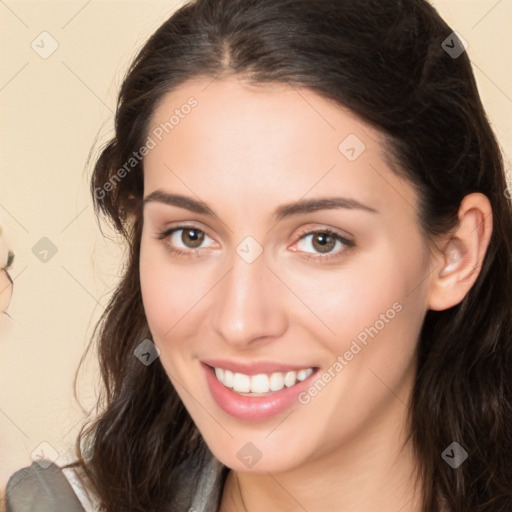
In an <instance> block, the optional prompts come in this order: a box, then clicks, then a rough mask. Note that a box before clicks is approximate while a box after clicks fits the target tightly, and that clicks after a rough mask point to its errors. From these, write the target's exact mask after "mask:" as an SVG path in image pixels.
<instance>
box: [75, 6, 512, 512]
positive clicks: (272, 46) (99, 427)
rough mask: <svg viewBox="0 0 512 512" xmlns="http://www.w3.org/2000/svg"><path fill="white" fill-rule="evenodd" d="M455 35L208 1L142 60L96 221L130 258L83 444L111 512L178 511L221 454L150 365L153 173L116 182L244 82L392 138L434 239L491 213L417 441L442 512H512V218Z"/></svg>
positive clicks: (419, 388) (366, 12) (433, 503)
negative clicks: (185, 114)
mask: <svg viewBox="0 0 512 512" xmlns="http://www.w3.org/2000/svg"><path fill="white" fill-rule="evenodd" d="M452 32H453V31H452V29H451V28H450V27H449V26H448V25H447V24H446V23H445V22H444V21H443V20H442V19H441V18H440V16H439V15H438V13H437V12H436V11H435V9H434V8H433V7H432V6H431V5H430V4H428V3H427V2H426V1H424V0H315V1H312V0H197V1H195V2H192V3H189V4H186V5H185V6H183V7H181V8H180V9H179V10H177V11H176V12H175V13H174V14H173V15H172V16H171V17H170V18H169V19H168V20H167V21H166V22H165V23H164V24H163V25H162V26H161V27H160V28H158V30H157V31H156V32H155V33H154V34H153V35H152V36H151V38H150V39H149V40H148V41H147V43H146V44H145V45H144V47H143V48H142V49H141V50H140V52H139V54H138V55H137V56H136V58H135V59H134V61H133V63H132V65H131V66H130V68H129V70H128V72H127V75H126V77H125V79H124V82H123V84H122V87H121V91H120V94H119V99H118V104H117V111H116V117H115V135H114V137H113V138H112V140H110V141H109V142H108V143H107V144H106V145H105V146H104V147H103V148H102V151H101V154H100V156H99V158H98V159H97V161H96V163H95V167H94V172H93V175H92V182H91V192H92V194H93V198H94V203H95V208H96V212H97V213H98V214H103V215H104V216H106V218H107V219H109V221H110V222H111V223H112V224H113V225H114V227H115V228H116V229H117V230H118V231H119V232H120V233H121V234H122V235H123V236H124V238H125V239H126V242H127V244H128V247H129V253H128V261H127V265H126V267H125V269H124V273H123V277H122V279H121V281H120V283H119V286H118V287H117V289H116V290H115V292H114V294H113V296H112V298H111V300H110V303H109V305H108V307H107V309H106V311H105V312H104V314H103V316H102V319H101V321H100V323H99V324H98V326H97V329H98V330H97V331H96V332H95V335H96V334H97V335H98V336H97V340H98V352H99V361H100V368H101V375H102V379H103V383H104V391H103V392H102V396H101V397H100V400H99V416H98V418H95V419H94V420H92V421H90V422H89V424H88V425H86V426H84V428H83V429H82V431H81V434H80V436H79V438H78V441H77V450H78V456H79V464H80V465H81V466H82V467H83V469H84V470H85V471H86V474H87V475H88V477H89V480H90V482H91V484H92V487H93V489H94V491H95V492H96V494H97V495H98V496H99V498H100V500H101V502H102V504H103V510H105V511H108V512H121V511H122V512H135V511H147V510H158V509H159V507H161V508H163V507H164V505H165V503H166V501H167V500H168V498H169V494H172V493H173V492H174V490H175V487H176V485H177V484H176V471H175V468H176V467H177V466H178V465H179V464H180V463H182V462H183V461H184V460H185V459H186V458H187V457H190V456H192V455H197V456H198V457H199V456H200V455H201V454H204V453H205V450H206V447H205V443H204V441H203V440H202V437H201V436H200V434H199V432H198V431H197V428H196V427H195V425H194V423H193V421H192V420H191V418H190V416H189V415H188V413H187V411H186V409H185V408H184V406H183V404H182V403H181V401H180V399H179V397H178V395H177V393H176V391H175V390H174V388H173V386H172V385H171V383H170V381H169V378H168V377H167V375H166V373H165V371H164V370H163V368H162V366H161V364H160V362H159V361H156V362H155V363H154V364H152V365H150V366H145V365H142V364H140V362H139V361H138V360H137V358H135V357H134V355H133V351H134V349H135V347H136V346H137V345H138V344H139V343H140V342H141V340H143V339H145V338H146V337H150V336H151V333H150V332H149V329H148V324H147V321H146V318H145V315H144V309H143V304H142V300H141V288H140V282H139V272H138V270H139V249H140V237H141V228H142V214H141V208H140V200H141V198H142V191H143V166H144V161H143V160H141V161H140V162H139V163H138V164H137V165H136V166H134V168H133V169H132V170H131V171H130V172H129V173H127V174H126V175H125V176H124V177H123V178H122V179H120V180H119V179H115V177H116V173H118V169H120V168H121V167H122V166H123V164H124V163H125V162H126V161H128V160H129V158H130V157H131V155H132V153H133V151H136V150H138V149H139V148H140V147H141V146H143V144H144V141H145V139H146V137H147V136H148V129H149V120H150V119H151V116H152V114H153V113H154V111H155V108H156V107H157V105H158V103H159V101H160V100H161V99H162V97H163V96H164V95H165V94H166V93H168V92H170V91H172V90H174V89H176V88H177V87H179V86H180V85H182V84H184V83H185V82H186V81H187V80H190V79H196V78H200V77H205V78H208V79H210V80H213V79H214V78H217V79H221V78H223V77H226V76H229V75H235V76H238V77H240V78H242V79H244V80H246V81H247V83H252V84H263V85H264V84H270V83H285V84H289V85H291V86H293V87H297V88H306V89H308V90H311V91H313V92H315V93H317V94H319V95H321V96H322V97H325V98H328V99H332V100H334V101H335V102H337V103H338V104H340V105H342V106H345V107H347V108H349V109H350V110H351V111H353V112H354V113H355V114H356V115H357V116H359V118H360V119H362V120H363V121H365V122H367V123H369V124H370V125H372V126H373V127H376V128H377V129H378V130H380V132H381V133H383V134H384V135H385V138H386V142H387V148H388V151H389V158H390V160H391V161H392V162H393V164H394V168H395V171H396V172H397V173H399V174H400V175H401V176H403V177H405V178H406V179H407V180H409V181H410V182H411V183H412V184H413V185H414V187H415V189H416V190H417V193H418V195H419V198H420V207H419V211H418V212H417V213H418V218H419V220H420V223H421V228H422V229H423V230H424V233H425V236H426V237H427V238H428V239H429V240H432V239H434V237H436V236H438V235H441V234H444V233H447V232H448V231H449V230H450V229H452V228H454V227H456V225H457V212H458V207H459V205H460V202H461V200H462V199H463V197H464V196H465V195H467V194H469V193H471V192H481V193H483V194H485V195H486V196H487V197H488V198H489V199H490V201H491V204H492V211H493V233H492V237H491V241H490V245H489V248H488V251H487V254H486V256H485V260H484V262H483V265H482V267H481V270H480V274H479V277H478V279H477V281H476V283H475V284H474V285H473V287H472V288H471V290H470V291H469V292H468V293H467V295H466V296H465V297H464V299H463V300H462V301H461V302H460V303H459V304H458V305H456V306H454V307H452V308H450V309H447V310H445V311H432V310H429V311H428V312H427V314H426V316H425V320H424V325H423V329H422V332H421V336H420V340H419V348H418V358H419V359H418V373H417V378H416V382H415V387H414V393H413V398H412V404H411V407H410V430H411V434H410V435H411V439H412V442H413V445H414V447H415V450H416V454H417V458H418V461H419V465H420V469H421V478H422V483H423V489H424V495H423V511H424V512H439V511H440V506H441V505H440V504H441V502H442V501H443V500H445V502H446V505H447V507H448V510H450V511H451V512H467V511H468V510H471V511H475V512H476V511H479V512H509V511H510V510H512V466H511V460H512V436H511V435H510V429H511V428H512V359H511V357H512V343H511V333H512V328H511V318H512V315H511V312H512V296H511V294H512V273H511V272H512V266H511V261H512V250H511V242H512V225H511V222H512V210H511V204H510V201H509V199H508V197H507V192H506V180H505V172H504V168H503V163H502V158H501V153H500V149H499V147H498V145H497V142H496V139H495V136H494V134H493V132H492V130H491V128H490V126H489V122H488V120H487V118H486V115H485V112H484V109H483V106H482V103H481V100H480V98H479V94H478V91H477V87H476V84H475V79H474V76H473V73H472V69H471V65H470V61H469V59H468V56H467V53H466V52H463V53H462V54H461V55H459V56H455V55H454V54H453V53H452V54H450V52H449V51H447V50H448V48H447V47H446V45H445V44H443V41H445V40H447V38H449V37H450V36H451V34H452ZM448 40H449V41H451V42H450V45H449V46H450V47H454V46H455V47H457V45H458V46H459V48H460V44H459V43H458V42H457V40H455V39H448ZM117 177H119V176H118V175H117ZM106 183H113V186H112V187H110V186H109V187H105V184H106ZM107 189H108V190H107ZM454 441H455V442H458V443H459V444H460V445H461V446H462V447H463V448H464V449H465V450H466V451H467V452H468V453H469V458H468V460H467V461H466V462H465V463H463V464H462V465H461V466H459V467H458V468H457V469H453V468H452V467H450V466H449V465H448V464H447V463H446V462H445V461H444V460H443V459H442V457H441V454H442V452H443V451H444V450H445V449H446V448H447V447H448V446H449V445H450V444H451V443H452V442H454Z"/></svg>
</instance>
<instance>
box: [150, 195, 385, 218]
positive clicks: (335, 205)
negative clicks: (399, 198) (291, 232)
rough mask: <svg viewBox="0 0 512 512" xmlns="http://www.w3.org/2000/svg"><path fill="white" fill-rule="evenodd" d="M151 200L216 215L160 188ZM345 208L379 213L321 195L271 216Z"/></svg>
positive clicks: (351, 201)
mask: <svg viewBox="0 0 512 512" xmlns="http://www.w3.org/2000/svg"><path fill="white" fill-rule="evenodd" d="M152 202H157V203H161V204H165V205H169V206H177V207H179V208H184V209H186V210H189V211H191V212H194V213H197V214H200V215H210V216H212V217H218V216H217V214H216V213H215V212H214V211H213V210H212V209H211V208H210V207H209V206H208V205H207V204H206V203H204V202H202V201H197V200H195V199H192V198H191V197H187V196H182V195H180V194H169V193H167V192H163V191H162V190H155V191H153V192H151V193H150V194H149V195H147V196H146V197H145V198H144V201H143V207H144V206H145V205H146V204H148V203H152ZM339 208H346V209H348V210H362V211H367V212H371V213H379V212H378V210H376V209H375V208H372V207H370V206H367V205H365V204H363V203H361V202H359V201H357V200H355V199H350V198H347V197H321V198H318V199H301V200H299V201H295V202H293V203H288V204H283V205H281V206H279V207H278V208H276V210H275V211H274V213H273V216H274V218H275V220H276V221H279V220H282V219H285V218H286V217H291V216H292V215H300V214H305V213H311V212H315V211H318V210H334V209H339Z"/></svg>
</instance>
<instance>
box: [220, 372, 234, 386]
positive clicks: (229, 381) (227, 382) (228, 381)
mask: <svg viewBox="0 0 512 512" xmlns="http://www.w3.org/2000/svg"><path fill="white" fill-rule="evenodd" d="M217 378H219V377H218V376H217ZM221 382H222V383H223V384H224V386H226V387H227V388H232V387H233V382H234V375H233V372H230V371H229V370H224V380H221Z"/></svg>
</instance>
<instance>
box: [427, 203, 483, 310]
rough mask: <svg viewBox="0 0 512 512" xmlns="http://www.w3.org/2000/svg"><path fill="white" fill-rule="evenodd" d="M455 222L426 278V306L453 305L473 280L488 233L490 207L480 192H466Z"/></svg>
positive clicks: (442, 307) (475, 276) (479, 267)
mask: <svg viewBox="0 0 512 512" xmlns="http://www.w3.org/2000/svg"><path fill="white" fill-rule="evenodd" d="M458 215H459V225H458V227H457V229H456V230H455V232H454V233H452V235H451V238H450V240H449V241H448V243H447V244H446V245H445V246H444V247H443V248H442V249H441V251H440V255H441V256H440V258H439V259H438V261H437V263H436V266H437V267H438V268H439V266H440V265H441V269H440V270H439V271H434V272H433V273H432V274H431V275H432V279H431V282H430V291H429V299H428V307H429V309H433V310H437V311H440V310H444V309H448V308H450V307H453V306H455V305H457V304H458V303H459V302H461V301H462V299H463V298H464V297H465V296H466V295H467V293H468V292H469V290H470V289H471V287H472V286H473V284H474V283H475V281H476V279H477V278H478V275H479V273H480V269H481V267H482V263H483V260H484V258H485V254H486V252H487V248H488V246H489V242H490V238H491V233H492V208H491V204H490V202H489V200H488V198H487V197H486V196H485V195H483V194H480V193H473V194H469V195H467V196H466V197H465V198H464V199H463V201H462V202H461V205H460V207H459V214H458Z"/></svg>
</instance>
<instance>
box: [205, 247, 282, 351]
mask: <svg viewBox="0 0 512 512" xmlns="http://www.w3.org/2000/svg"><path fill="white" fill-rule="evenodd" d="M230 263H231V270H230V271H229V272H228V273H227V275H225V277H224V278H223V279H222V281H221V282H220V283H219V285H218V286H217V287H216V294H215V296H214V299H213V300H214V304H215V306H214V307H215V314H214V315H213V317H212V322H213V329H214V331H215V332H216V333H217V334H218V335H219V337H220V338H221V339H223V340H224V342H225V343H227V344H229V345H231V346H232V347H233V348H236V349H237V350H246V349H252V348H254V347H255V345H257V346H258V347H260V346H261V344H262V343H265V342H267V343H268V342H271V341H272V340H274V339H276V338H278V337H280V336H282V335H283V333H284V332H285V331H286V328H287V322H288V318H287V314H286V310H285V309H286V308H285V306H284V303H285V300H284V297H283V293H284V290H283V285H282V283H280V281H279V280H278V279H277V278H276V276H275V275H274V273H273V272H272V271H271V270H270V269H269V268H267V261H266V259H265V253H262V254H261V255H260V256H259V257H258V258H257V259H256V260H255V261H253V262H251V263H248V262H247V261H245V260H244V259H243V258H241V257H240V256H239V255H238V254H237V253H236V252H234V255H233V257H232V258H231V261H230Z"/></svg>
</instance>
